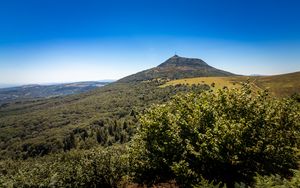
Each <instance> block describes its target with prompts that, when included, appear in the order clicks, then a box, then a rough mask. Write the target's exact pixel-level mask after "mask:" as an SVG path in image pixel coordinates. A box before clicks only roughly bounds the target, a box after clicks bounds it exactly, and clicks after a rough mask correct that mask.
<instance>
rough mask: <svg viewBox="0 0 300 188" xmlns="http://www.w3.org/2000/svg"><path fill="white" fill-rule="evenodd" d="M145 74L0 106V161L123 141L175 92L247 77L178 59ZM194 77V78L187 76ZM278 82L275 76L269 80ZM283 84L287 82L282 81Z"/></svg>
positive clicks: (260, 84)
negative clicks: (140, 118)
mask: <svg viewBox="0 0 300 188" xmlns="http://www.w3.org/2000/svg"><path fill="white" fill-rule="evenodd" d="M148 72H151V74H146V73H147V71H142V72H140V73H137V74H135V75H131V76H128V77H125V78H123V79H121V80H119V81H117V82H114V83H110V84H108V85H105V86H103V87H100V88H96V89H93V90H90V91H88V92H84V93H81V94H74V95H68V96H59V97H53V98H34V99H31V100H18V101H11V102H8V103H6V104H2V105H1V104H0V159H1V158H28V157H36V156H41V155H47V154H49V153H53V152H62V151H68V150H70V149H72V148H79V149H88V148H91V147H94V146H96V145H102V146H110V145H112V144H113V143H125V142H127V141H128V140H130V138H131V137H132V135H134V133H135V130H136V128H137V127H138V126H139V123H138V121H137V115H138V114H140V113H143V111H144V109H146V108H148V107H149V106H151V105H152V104H160V103H164V102H166V101H168V100H169V99H170V98H171V97H172V96H174V95H175V94H178V93H186V92H189V91H194V92H202V91H204V90H208V89H209V86H210V85H211V83H212V82H215V83H216V84H215V85H216V86H215V87H222V86H223V85H228V83H232V85H234V84H233V82H236V83H235V84H236V85H238V84H239V82H241V81H246V80H247V79H248V77H241V76H235V75H234V74H232V73H228V72H225V71H222V70H218V69H215V68H213V67H211V66H209V65H208V64H206V63H205V62H204V61H202V60H200V59H192V58H182V57H178V56H174V57H171V58H170V59H168V60H167V61H165V62H164V63H162V64H160V65H159V66H157V67H155V68H153V69H150V70H148ZM194 75H197V76H198V77H197V78H190V77H192V76H194ZM297 75H298V73H297V74H296V77H294V75H293V74H292V75H290V76H289V78H290V79H291V80H294V81H297V80H299V79H297V78H298V77H297ZM160 76H162V77H160ZM199 76H206V77H199ZM214 76H217V77H214ZM284 77H285V76H284ZM160 78H163V79H160ZM175 78H184V79H182V80H181V81H183V82H187V81H189V80H192V81H193V82H195V83H200V84H197V85H193V86H190V85H185V84H181V85H176V84H170V83H172V82H174V83H176V82H179V81H180V79H179V80H175V81H171V82H168V83H166V81H167V79H175ZM216 78H217V79H216ZM250 78H251V79H253V82H254V80H255V81H256V82H255V83H256V84H255V85H256V86H257V87H258V88H260V87H267V85H270V83H273V85H272V84H271V86H274V87H275V83H274V82H270V81H269V80H268V79H269V78H267V77H250ZM197 79H199V80H197ZM203 79H204V80H203ZM280 79H282V78H281V77H278V78H277V77H274V80H280ZM257 80H261V81H260V82H258V81H257ZM219 82H220V86H219V85H218V84H219ZM223 82H224V83H223ZM276 82H278V83H280V82H279V81H276ZM284 82H285V84H288V82H287V80H286V81H284ZM284 82H282V84H284ZM278 83H276V84H278ZM222 84H223V85H222ZM293 84H296V83H293ZM162 85H163V86H168V87H161V86H162ZM265 85H266V86H265ZM71 86H72V85H71ZM71 86H69V87H71ZM276 87H277V86H276ZM282 87H283V86H282ZM295 87H298V86H296V85H295ZM271 91H272V90H271Z"/></svg>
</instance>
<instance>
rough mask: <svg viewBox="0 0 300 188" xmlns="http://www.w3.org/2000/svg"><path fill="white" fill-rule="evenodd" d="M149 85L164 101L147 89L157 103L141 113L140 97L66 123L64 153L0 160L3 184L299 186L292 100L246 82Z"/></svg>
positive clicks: (299, 111)
mask: <svg viewBox="0 0 300 188" xmlns="http://www.w3.org/2000/svg"><path fill="white" fill-rule="evenodd" d="M152 84H153V87H152V88H151V89H153V88H158V89H157V91H156V93H157V94H159V93H161V95H164V96H165V95H166V93H168V95H166V100H165V101H156V100H155V99H157V98H156V97H157V95H154V96H152V95H149V92H148V95H146V93H147V92H145V94H144V97H149V98H150V96H152V98H151V99H152V100H153V101H155V102H157V103H159V104H157V105H150V102H149V105H150V106H151V107H147V109H146V110H144V109H143V110H142V111H141V109H139V108H142V106H143V107H144V105H142V103H143V102H142V101H140V103H141V106H138V105H137V106H134V107H130V108H129V110H128V112H127V113H126V114H125V115H121V114H115V115H114V116H112V117H111V118H112V119H109V116H107V119H105V120H104V119H98V120H97V121H95V120H93V121H92V122H93V123H92V124H90V126H87V127H85V128H75V129H71V130H72V131H71V132H70V133H69V134H68V135H67V136H66V137H62V140H61V146H62V148H61V151H64V152H59V153H57V152H58V151H55V152H56V154H55V153H53V154H49V155H45V154H46V153H31V155H30V153H26V154H27V155H25V154H23V155H20V156H18V155H17V154H18V152H17V150H15V151H16V153H15V154H12V153H11V156H10V157H8V156H9V155H7V156H6V159H3V160H1V162H0V173H1V176H0V185H1V186H3V187H37V186H39V187H51V186H52V187H118V186H128V185H130V184H133V183H139V184H145V185H152V184H156V183H159V182H169V181H173V180H175V181H176V184H177V185H178V186H180V187H223V186H227V187H247V186H252V187H276V186H277V187H298V186H299V181H300V179H299V176H300V173H299V171H297V168H298V161H299V141H300V140H299V136H300V132H299V130H300V129H299V127H300V123H299V118H300V106H299V103H298V102H297V101H296V100H294V99H276V98H273V97H270V96H268V93H266V92H262V93H258V94H255V93H251V90H250V89H249V87H248V86H247V85H246V86H244V87H243V88H242V89H241V90H238V89H232V90H229V89H226V88H224V89H223V90H219V91H217V92H213V91H211V90H208V88H207V86H200V85H199V86H193V87H190V88H187V87H188V86H177V87H175V86H174V87H170V88H168V89H162V88H159V87H154V86H157V84H158V82H157V81H154V82H147V84H146V85H147V86H150V85H152ZM146 85H143V84H142V85H140V86H139V87H138V88H140V87H141V86H146ZM110 87H112V86H110ZM110 87H108V88H110ZM114 87H115V86H114ZM119 87H121V86H119ZM108 88H104V90H106V89H108ZM141 89H142V88H141ZM149 89H150V87H149ZM166 90H167V91H166ZM152 91H153V90H152ZM175 91H176V93H177V95H175V96H174V95H171V94H170V93H173V92H175ZM179 91H181V92H179ZM87 95H89V94H87ZM123 96H124V95H123ZM125 96H126V95H125ZM172 96H174V97H172ZM159 97H160V98H161V96H159ZM126 98H130V97H129V96H126ZM131 99H132V100H133V97H131ZM157 100H158V99H157ZM124 102H125V101H124ZM137 104H138V103H137ZM22 110H24V111H25V109H22ZM116 112H120V111H116ZM10 113H11V114H13V113H14V112H13V110H12V109H11V111H10ZM24 113H25V112H24ZM113 118H115V121H113ZM66 130H68V129H66ZM117 135H118V136H117ZM56 136H58V137H59V135H56ZM130 138H132V139H130ZM20 139H21V138H20ZM128 141H129V142H128ZM23 148H24V146H23ZM69 150H70V151H69ZM35 151H38V150H35ZM22 152H25V151H24V150H23V151H21V153H22ZM52 152H54V151H52ZM41 155H45V156H41ZM21 156H22V157H21ZM28 157H29V158H28ZM24 158H27V160H24ZM293 169H294V170H296V171H293Z"/></svg>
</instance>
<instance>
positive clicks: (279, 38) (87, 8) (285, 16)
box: [0, 0, 300, 84]
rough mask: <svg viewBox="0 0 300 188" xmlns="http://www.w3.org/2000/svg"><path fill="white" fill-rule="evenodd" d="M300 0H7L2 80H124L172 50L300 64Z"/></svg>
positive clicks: (253, 67) (258, 70) (271, 68)
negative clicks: (124, 77)
mask: <svg viewBox="0 0 300 188" xmlns="http://www.w3.org/2000/svg"><path fill="white" fill-rule="evenodd" d="M299 10H300V1H298V0H226V1H225V0H106V1H104V0H26V1H25V0H1V1H0V83H6V84H16V83H17V84H29V83H49V82H69V81H81V80H101V79H118V78H121V77H123V76H126V75H129V74H132V73H135V72H138V71H140V70H143V69H147V68H151V67H153V66H156V65H158V64H160V63H161V62H162V61H164V60H165V59H167V58H169V57H170V56H172V55H174V53H175V52H177V54H178V55H181V56H186V57H197V58H201V59H203V60H205V61H206V62H207V63H208V64H210V65H212V66H215V67H217V68H220V69H225V70H227V71H232V72H234V73H238V74H279V73H286V72H293V71H299V70H300V11H299Z"/></svg>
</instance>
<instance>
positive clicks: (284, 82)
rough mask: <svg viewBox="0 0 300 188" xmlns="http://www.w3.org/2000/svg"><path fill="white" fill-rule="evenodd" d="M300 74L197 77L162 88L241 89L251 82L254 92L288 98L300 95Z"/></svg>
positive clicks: (173, 81)
mask: <svg viewBox="0 0 300 188" xmlns="http://www.w3.org/2000/svg"><path fill="white" fill-rule="evenodd" d="M299 80H300V72H295V73H289V74H282V75H276V76H230V77H196V78H184V79H178V80H171V81H169V82H167V83H165V84H164V85H162V86H161V87H165V86H170V85H173V86H175V85H178V84H188V85H193V84H207V85H209V86H212V85H214V87H213V88H215V89H221V88H223V87H225V86H226V87H228V88H239V87H241V83H243V82H246V81H249V82H250V84H251V86H252V88H253V89H254V90H265V89H267V90H269V91H270V93H271V94H273V95H274V96H278V97H288V96H291V95H292V94H294V93H298V94H299V93H300V81H299Z"/></svg>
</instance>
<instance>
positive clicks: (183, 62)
mask: <svg viewBox="0 0 300 188" xmlns="http://www.w3.org/2000/svg"><path fill="white" fill-rule="evenodd" d="M168 66H173V67H180V66H187V67H193V68H195V67H205V66H208V64H207V63H205V62H204V61H203V60H201V59H196V58H185V57H180V56H178V55H174V56H173V57H171V58H169V59H168V60H166V61H165V62H163V63H162V64H160V65H158V67H168Z"/></svg>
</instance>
